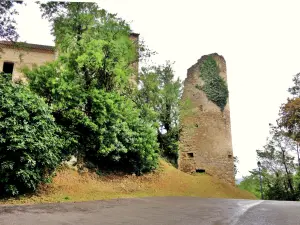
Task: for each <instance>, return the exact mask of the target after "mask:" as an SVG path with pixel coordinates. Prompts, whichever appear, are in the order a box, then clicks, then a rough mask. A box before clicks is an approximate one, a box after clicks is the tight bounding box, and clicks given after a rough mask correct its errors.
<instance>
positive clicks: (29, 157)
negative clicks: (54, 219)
mask: <svg viewBox="0 0 300 225" xmlns="http://www.w3.org/2000/svg"><path fill="white" fill-rule="evenodd" d="M58 132H59V129H58V128H57V126H56V125H55V122H54V118H53V117H52V115H51V110H50V109H49V107H48V105H47V104H46V103H45V102H44V101H43V99H41V98H40V97H38V96H37V95H35V94H34V93H32V92H31V91H30V90H29V89H28V88H27V87H26V86H24V85H22V84H13V83H12V82H11V75H7V74H0V194H1V195H2V194H4V195H18V194H21V193H26V192H29V191H34V190H36V188H37V186H38V184H39V183H41V182H45V181H47V180H49V178H50V176H51V173H52V172H53V171H54V169H55V168H56V166H57V165H58V164H59V163H60V149H61V148H62V144H63V142H62V140H61V139H60V138H59V136H58Z"/></svg>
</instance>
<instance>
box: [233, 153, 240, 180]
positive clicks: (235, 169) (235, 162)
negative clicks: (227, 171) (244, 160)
mask: <svg viewBox="0 0 300 225" xmlns="http://www.w3.org/2000/svg"><path fill="white" fill-rule="evenodd" d="M233 162H234V176H236V175H237V173H238V172H239V170H238V164H239V162H240V161H239V159H238V157H237V156H234V157H233Z"/></svg>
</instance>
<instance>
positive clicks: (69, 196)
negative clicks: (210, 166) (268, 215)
mask: <svg viewBox="0 0 300 225" xmlns="http://www.w3.org/2000/svg"><path fill="white" fill-rule="evenodd" d="M146 196H200V197H213V198H239V199H256V198H255V196H254V195H252V194H250V193H249V192H246V191H243V190H240V189H238V188H235V187H232V186H230V185H228V184H225V183H222V182H220V181H219V180H217V179H215V178H213V177H211V176H209V175H206V174H198V175H189V174H186V173H183V172H181V171H179V170H177V169H175V168H174V167H172V166H170V165H169V164H168V163H166V162H164V161H161V166H160V168H159V170H158V171H156V172H155V173H152V174H148V175H145V176H141V177H136V176H122V177H121V176H109V177H99V176H98V175H96V174H91V173H83V174H79V173H78V172H76V171H75V170H71V169H64V170H62V171H60V172H58V173H57V176H56V177H55V178H54V180H53V183H52V184H49V185H46V186H43V187H42V188H41V190H40V191H39V193H38V195H34V196H27V197H26V196H25V197H21V198H20V199H9V200H6V201H0V204H1V203H2V204H24V203H25V204H31V203H42V202H43V203H44V202H67V201H88V200H103V199H112V198H128V197H146Z"/></svg>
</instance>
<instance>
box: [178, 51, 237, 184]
mask: <svg viewBox="0 0 300 225" xmlns="http://www.w3.org/2000/svg"><path fill="white" fill-rule="evenodd" d="M208 57H210V59H213V60H214V61H215V63H216V65H215V67H216V68H218V69H217V71H218V72H217V73H219V76H221V77H222V78H223V79H224V80H225V82H226V81H227V74H226V62H225V60H224V58H223V57H222V56H220V55H218V54H216V53H214V54H210V55H206V56H202V57H201V59H200V60H198V62H197V63H196V64H195V65H193V66H192V67H191V68H189V69H188V74H187V78H186V79H185V81H184V92H183V96H182V100H183V101H186V100H187V102H190V103H189V106H188V109H187V110H185V111H186V112H187V113H183V116H182V118H181V124H182V132H181V135H180V145H179V149H180V155H179V161H178V165H179V169H180V170H182V171H184V172H197V171H198V172H201V171H202V172H204V171H205V172H206V173H208V174H210V175H213V176H216V177H218V178H220V179H222V180H224V181H226V182H228V183H231V184H234V183H235V181H234V162H233V152H232V143H231V126H230V109H229V100H228V98H227V103H226V102H225V104H226V105H225V107H224V109H221V108H220V107H219V106H218V105H217V104H216V103H214V102H213V101H211V100H209V98H208V97H207V94H206V92H205V90H204V89H203V88H202V87H203V85H205V82H204V80H203V79H202V78H201V74H200V67H201V66H202V64H203V63H204V61H205V60H206V59H207V58H208ZM213 85H214V84H213ZM225 99H226V98H225Z"/></svg>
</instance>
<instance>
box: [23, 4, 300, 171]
mask: <svg viewBox="0 0 300 225" xmlns="http://www.w3.org/2000/svg"><path fill="white" fill-rule="evenodd" d="M97 2H99V3H100V6H101V7H102V8H104V9H107V10H108V11H109V12H112V13H117V14H118V15H119V16H120V17H122V18H123V19H126V20H127V21H128V22H131V27H132V28H133V30H134V32H137V33H140V36H141V38H143V39H144V40H145V42H146V43H147V44H148V46H149V47H150V48H151V49H152V50H155V51H157V52H158V53H159V54H158V55H157V56H156V57H154V61H155V62H156V63H163V62H164V61H165V60H171V61H175V66H174V69H175V72H176V76H177V77H180V78H181V79H182V80H183V79H185V77H186V71H187V69H188V68H189V67H190V66H191V65H193V64H194V63H196V62H197V60H198V59H199V58H200V57H201V56H202V55H205V54H210V53H215V52H216V53H218V54H220V55H223V56H224V57H225V60H226V63H227V76H228V86H229V92H230V97H229V98H230V109H231V127H232V143H233V151H234V155H236V156H238V158H239V160H240V164H239V170H240V173H239V174H238V177H241V176H242V175H247V174H248V171H249V170H251V169H253V168H255V167H256V152H255V150H256V149H259V148H261V147H262V146H263V145H264V144H265V141H266V137H267V136H268V132H269V127H268V124H269V123H273V122H274V121H275V120H276V118H277V115H278V110H279V106H280V105H281V104H282V103H283V102H285V101H286V98H287V97H288V92H287V89H288V87H289V86H291V85H292V77H293V75H295V74H296V73H298V72H300V61H299V53H300V29H299V27H300V23H299V22H300V13H299V8H300V1H299V0H298V1H296V0H295V1H292V0H289V1H278V0H269V1H268V0H263V1H262V0H251V1H250V0H248V1H241V0H226V1H224V0H218V1H217V0H209V1H208V0H206V1H204V0H185V1H182V0H151V1H150V0H100V1H97ZM17 21H18V28H19V33H20V35H21V40H22V41H27V42H29V43H37V44H46V45H53V44H54V43H53V37H52V36H51V35H50V27H49V24H48V23H47V21H45V20H42V19H41V17H40V12H39V9H38V7H36V6H35V4H34V3H30V2H29V1H28V5H27V6H26V7H22V8H21V9H20V15H19V17H18V20H17Z"/></svg>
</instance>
